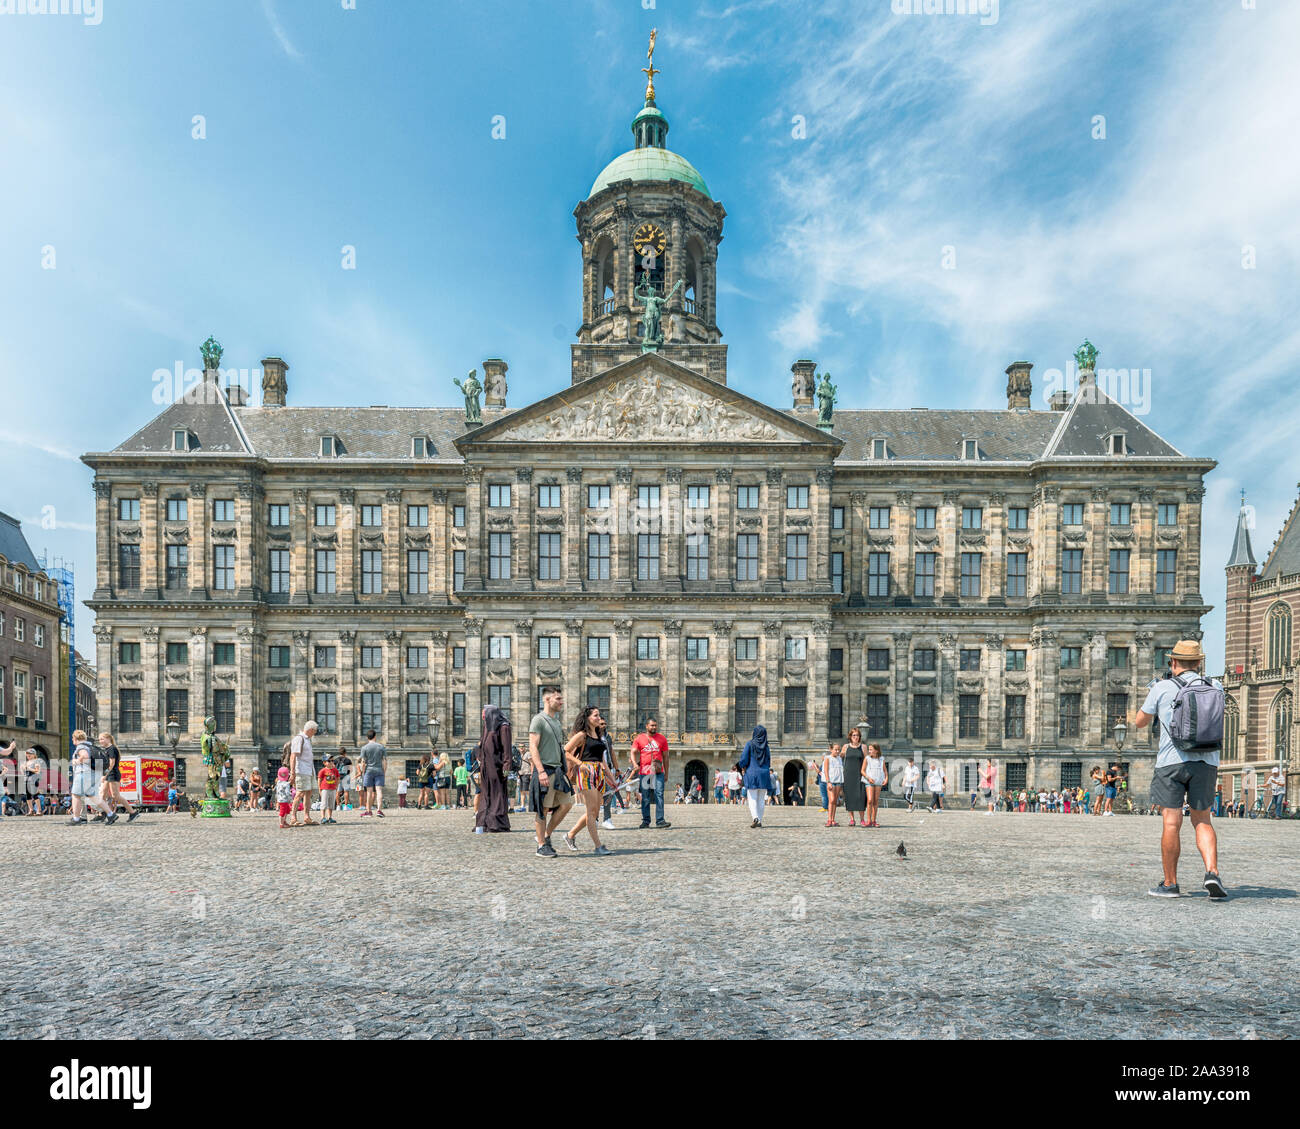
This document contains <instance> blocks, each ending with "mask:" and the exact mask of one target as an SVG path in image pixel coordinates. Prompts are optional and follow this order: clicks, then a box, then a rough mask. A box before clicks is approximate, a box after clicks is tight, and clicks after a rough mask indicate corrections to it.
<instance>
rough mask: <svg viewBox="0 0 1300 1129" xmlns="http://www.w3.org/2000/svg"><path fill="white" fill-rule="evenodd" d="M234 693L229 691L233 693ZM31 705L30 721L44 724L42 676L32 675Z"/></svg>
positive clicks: (43, 683) (43, 686)
mask: <svg viewBox="0 0 1300 1129" xmlns="http://www.w3.org/2000/svg"><path fill="white" fill-rule="evenodd" d="M233 692H234V691H231V693H233ZM32 704H33V707H34V710H35V712H34V713H33V714H32V720H33V721H35V722H36V724H37V725H38V726H41V725H44V724H45V677H44V675H40V674H34V675H32Z"/></svg>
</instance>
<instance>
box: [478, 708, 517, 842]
mask: <svg viewBox="0 0 1300 1129" xmlns="http://www.w3.org/2000/svg"><path fill="white" fill-rule="evenodd" d="M478 750H479V751H478V756H479V787H480V789H481V794H480V796H479V805H478V811H477V812H475V813H474V830H475V831H476V832H478V831H479V830H480V829H482V831H484V832H487V831H509V830H510V816H509V814H508V812H509V811H510V797H509V795H508V794H507V790H506V773H508V772H509V771H510V722H508V721H507V720H506V715H505V714H503V713H502V712H501V707H500V706H484V707H483V736H482V738H481V739H480V740H479V743H478Z"/></svg>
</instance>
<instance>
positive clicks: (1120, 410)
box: [1045, 386, 1183, 459]
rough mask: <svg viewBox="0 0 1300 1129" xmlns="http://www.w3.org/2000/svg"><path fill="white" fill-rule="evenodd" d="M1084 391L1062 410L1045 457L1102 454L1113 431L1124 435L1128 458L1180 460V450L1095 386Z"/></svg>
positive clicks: (1116, 456) (1181, 455) (1104, 452)
mask: <svg viewBox="0 0 1300 1129" xmlns="http://www.w3.org/2000/svg"><path fill="white" fill-rule="evenodd" d="M1087 392H1088V395H1080V394H1076V395H1075V397H1074V401H1073V402H1072V403H1071V404H1070V406H1069V407H1068V408H1067V409H1066V411H1065V418H1064V419H1063V420H1061V421H1060V423H1061V426H1060V428H1059V430H1058V432H1057V435H1056V437H1055V439H1054V440H1053V442H1052V443H1051V444H1050V445H1049V446H1048V448H1047V450H1046V452H1045V456H1046V457H1047V458H1068V457H1078V456H1088V455H1105V454H1106V453H1107V452H1106V437H1107V436H1108V435H1110V434H1112V433H1113V432H1116V431H1122V432H1124V445H1125V447H1126V448H1127V449H1128V453H1129V455H1135V456H1138V457H1139V458H1141V457H1147V458H1173V459H1177V458H1182V457H1183V454H1182V452H1181V451H1179V450H1178V449H1177V448H1176V447H1174V446H1172V445H1170V444H1169V443H1166V442H1165V441H1164V440H1163V439H1161V438H1160V436H1159V435H1157V434H1156V433H1155V432H1154V431H1152V430H1151V429H1150V428H1149V427H1147V425H1146V424H1144V423H1143V422H1142V421H1141V420H1139V419H1138V418H1137V416H1135V415H1133V413H1132V412H1130V411H1128V410H1127V409H1126V408H1124V407H1121V406H1120V405H1119V404H1117V403H1116V402H1115V401H1114V400H1112V399H1111V398H1110V397H1109V396H1107V395H1106V394H1105V393H1104V392H1102V391H1100V390H1098V389H1097V388H1096V387H1095V386H1093V387H1090V388H1089V389H1088V390H1087ZM1053 414H1055V413H1053ZM1111 457H1113V458H1122V457H1124V456H1120V455H1115V456H1111Z"/></svg>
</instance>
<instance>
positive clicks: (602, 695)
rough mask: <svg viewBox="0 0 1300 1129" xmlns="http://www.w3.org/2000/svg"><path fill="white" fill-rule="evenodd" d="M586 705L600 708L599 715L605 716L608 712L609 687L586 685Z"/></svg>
mask: <svg viewBox="0 0 1300 1129" xmlns="http://www.w3.org/2000/svg"><path fill="white" fill-rule="evenodd" d="M587 705H589V706H595V707H596V708H597V709H598V710H600V715H601V717H605V716H606V715H607V714H608V713H609V687H608V686H588V687H587Z"/></svg>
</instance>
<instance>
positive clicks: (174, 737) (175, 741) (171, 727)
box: [167, 717, 181, 756]
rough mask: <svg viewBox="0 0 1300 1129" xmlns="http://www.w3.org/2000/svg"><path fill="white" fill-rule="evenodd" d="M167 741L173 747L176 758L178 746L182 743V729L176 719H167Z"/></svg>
mask: <svg viewBox="0 0 1300 1129" xmlns="http://www.w3.org/2000/svg"><path fill="white" fill-rule="evenodd" d="M167 741H168V743H169V744H170V745H171V747H172V756H175V755H176V746H177V745H179V744H180V742H181V727H180V723H179V722H178V721H177V720H176V719H175V718H174V717H172V718H168V719H167Z"/></svg>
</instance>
